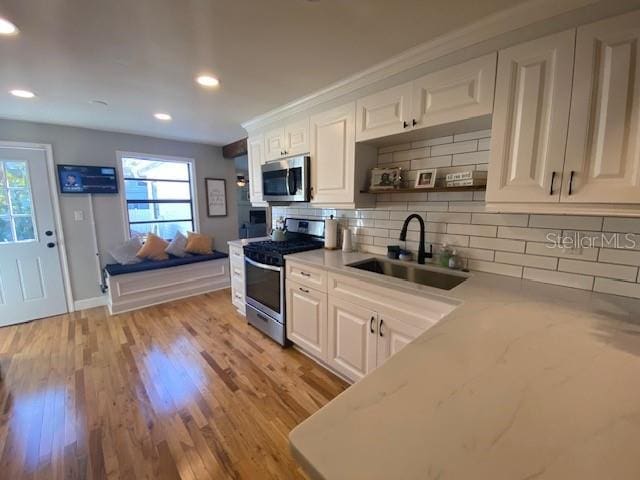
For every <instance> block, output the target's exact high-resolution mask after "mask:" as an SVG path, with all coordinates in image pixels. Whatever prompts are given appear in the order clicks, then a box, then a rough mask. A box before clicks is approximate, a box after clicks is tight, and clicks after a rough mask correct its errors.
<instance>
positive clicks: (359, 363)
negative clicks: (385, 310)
mask: <svg viewBox="0 0 640 480" xmlns="http://www.w3.org/2000/svg"><path fill="white" fill-rule="evenodd" d="M377 327H378V314H377V312H375V311H373V310H369V309H367V308H363V307H360V306H358V305H354V304H352V303H350V302H345V301H344V300H340V299H338V298H332V299H330V300H329V328H328V337H329V339H328V342H329V345H328V355H329V360H328V362H329V365H330V366H331V367H333V368H335V369H336V371H338V372H340V373H341V374H343V375H344V376H346V377H347V378H350V379H351V380H354V381H357V380H360V379H361V378H362V377H364V376H365V375H366V374H367V373H369V372H370V371H372V370H373V369H374V368H375V367H376V342H377V338H378V329H377Z"/></svg>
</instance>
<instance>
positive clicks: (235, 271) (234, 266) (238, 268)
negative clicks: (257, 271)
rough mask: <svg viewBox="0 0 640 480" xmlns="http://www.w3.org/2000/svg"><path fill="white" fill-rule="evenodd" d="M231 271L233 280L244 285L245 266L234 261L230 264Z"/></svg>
mask: <svg viewBox="0 0 640 480" xmlns="http://www.w3.org/2000/svg"><path fill="white" fill-rule="evenodd" d="M229 269H230V270H231V279H232V280H233V279H236V278H237V279H238V280H240V281H242V282H243V283H244V264H243V263H241V262H236V261H232V262H231V263H230V264H229Z"/></svg>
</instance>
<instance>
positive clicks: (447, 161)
mask: <svg viewBox="0 0 640 480" xmlns="http://www.w3.org/2000/svg"><path fill="white" fill-rule="evenodd" d="M451 162H452V155H441V156H439V157H429V158H421V159H419V160H411V170H420V169H423V168H444V167H450V166H451Z"/></svg>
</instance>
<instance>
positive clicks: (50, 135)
mask: <svg viewBox="0 0 640 480" xmlns="http://www.w3.org/2000/svg"><path fill="white" fill-rule="evenodd" d="M0 140H6V141H14V142H33V143H48V144H51V145H52V147H53V156H54V160H55V162H56V163H65V164H86V165H105V166H115V165H116V162H117V158H116V151H118V150H121V151H128V152H138V153H148V154H156V155H172V156H177V157H188V158H193V159H195V172H196V189H197V196H198V199H197V200H198V210H199V217H200V230H201V232H202V233H207V234H210V235H213V236H214V238H215V248H216V249H217V250H220V251H225V252H226V251H227V243H226V242H227V241H228V240H232V239H234V238H237V236H238V221H237V218H238V217H237V201H236V188H235V171H236V170H235V165H234V162H233V161H232V160H226V159H224V158H223V157H222V150H221V148H220V147H214V146H211V145H202V144H194V143H186V142H177V141H171V140H163V139H158V138H152V137H143V136H138V135H128V134H122V133H112V132H104V131H99V130H89V129H84V128H74V127H64V126H58V125H48V124H40V123H31V122H20V121H14V120H2V119H0ZM205 177H214V178H225V179H226V180H227V216H226V217H217V218H209V217H207V208H206V200H205V189H204V178H205ZM56 188H57V186H56ZM60 208H61V211H62V226H63V230H64V235H65V242H66V244H65V248H66V252H67V256H68V259H69V270H70V274H71V286H72V291H73V298H74V300H75V301H78V300H83V299H88V298H92V297H96V296H99V295H100V291H99V288H98V281H97V278H98V269H97V266H96V263H95V256H94V249H93V239H92V233H91V230H92V226H91V219H90V215H89V209H90V200H89V196H88V195H69V194H67V195H60ZM77 210H81V211H83V212H84V220H83V221H75V220H74V211H77ZM94 213H95V220H96V229H97V238H98V248H99V251H100V253H102V254H103V255H104V257H103V263H105V262H106V261H108V260H109V257H108V255H107V253H106V252H107V250H109V249H110V248H111V247H113V246H115V245H118V244H119V243H121V242H122V241H123V240H124V238H125V226H124V212H123V211H122V204H121V199H120V197H119V195H94Z"/></svg>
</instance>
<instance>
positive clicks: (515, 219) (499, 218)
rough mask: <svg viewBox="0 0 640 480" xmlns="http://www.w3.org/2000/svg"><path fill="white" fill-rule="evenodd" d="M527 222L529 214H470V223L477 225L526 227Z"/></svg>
mask: <svg viewBox="0 0 640 480" xmlns="http://www.w3.org/2000/svg"><path fill="white" fill-rule="evenodd" d="M528 222H529V215H520V214H516V213H514V214H508V213H474V214H472V216H471V223H475V224H478V225H500V226H506V227H526V226H527V224H528Z"/></svg>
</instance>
